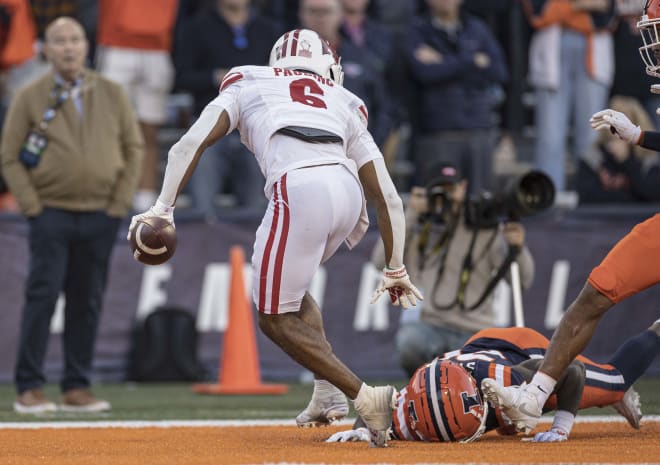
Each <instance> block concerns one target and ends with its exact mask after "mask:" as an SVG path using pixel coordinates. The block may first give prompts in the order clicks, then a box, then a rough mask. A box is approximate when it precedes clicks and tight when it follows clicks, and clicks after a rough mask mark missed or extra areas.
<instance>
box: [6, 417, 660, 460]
mask: <svg viewBox="0 0 660 465" xmlns="http://www.w3.org/2000/svg"><path fill="white" fill-rule="evenodd" d="M353 421H354V419H345V420H342V421H339V422H337V423H334V425H337V426H343V425H348V426H350V425H352V424H353ZM576 421H577V422H578V423H609V422H613V423H620V422H625V421H626V420H625V419H624V418H623V417H620V416H618V415H587V416H582V417H581V416H579V415H578V417H577V419H576ZM540 422H541V423H551V422H552V417H550V416H548V417H543V418H541V421H540ZM648 422H660V415H648V416H645V417H643V418H642V423H648ZM295 424H296V422H295V421H294V420H158V421H139V420H131V421H39V422H24V423H21V422H7V423H0V429H40V428H54V429H66V428H201V427H220V428H225V427H236V426H295ZM292 463H293V462H292ZM301 463H302V462H301ZM463 465H467V464H463Z"/></svg>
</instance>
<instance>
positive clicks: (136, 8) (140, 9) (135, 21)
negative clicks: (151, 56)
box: [98, 0, 179, 51]
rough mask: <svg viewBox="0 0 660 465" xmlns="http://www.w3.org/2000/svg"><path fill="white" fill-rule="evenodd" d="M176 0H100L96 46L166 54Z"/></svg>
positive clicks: (175, 11) (174, 18) (176, 5)
mask: <svg viewBox="0 0 660 465" xmlns="http://www.w3.org/2000/svg"><path fill="white" fill-rule="evenodd" d="M178 3H179V2H178V0H130V1H128V0H101V1H100V4H99V9H100V11H99V31H98V43H99V44H101V45H105V46H110V47H123V48H135V49H142V50H162V51H169V50H170V49H171V48H172V32H173V29H174V22H175V20H176V15H177V9H178Z"/></svg>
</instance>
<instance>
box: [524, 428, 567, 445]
mask: <svg viewBox="0 0 660 465" xmlns="http://www.w3.org/2000/svg"><path fill="white" fill-rule="evenodd" d="M567 439H568V435H567V434H566V433H565V432H564V431H562V430H560V429H558V428H552V429H551V430H550V431H544V432H543V433H536V434H535V435H534V439H532V442H562V441H566V440H567Z"/></svg>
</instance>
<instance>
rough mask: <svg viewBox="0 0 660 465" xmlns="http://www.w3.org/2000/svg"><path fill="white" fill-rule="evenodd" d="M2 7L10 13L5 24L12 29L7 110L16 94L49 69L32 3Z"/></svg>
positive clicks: (17, 0) (6, 1)
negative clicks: (38, 34) (42, 49)
mask: <svg viewBox="0 0 660 465" xmlns="http://www.w3.org/2000/svg"><path fill="white" fill-rule="evenodd" d="M0 5H2V6H3V7H4V11H5V12H6V13H7V15H6V16H3V22H5V21H6V22H7V24H8V26H9V29H8V31H7V35H6V39H5V40H6V41H7V42H5V44H4V46H3V52H2V53H3V57H2V61H3V62H2V72H3V76H2V77H3V80H2V81H3V82H2V84H3V85H2V105H3V108H6V107H7V105H8V104H9V100H10V99H11V97H12V96H13V95H14V93H15V92H16V90H18V88H19V87H21V86H22V85H24V84H26V83H27V82H29V81H31V80H32V79H35V78H37V77H39V76H41V75H42V74H44V73H45V72H46V71H47V70H48V67H49V65H48V63H47V62H46V60H45V58H44V57H43V55H42V53H41V41H40V40H38V39H37V26H36V23H35V21H34V16H33V15H32V9H31V5H30V2H29V1H28V0H0Z"/></svg>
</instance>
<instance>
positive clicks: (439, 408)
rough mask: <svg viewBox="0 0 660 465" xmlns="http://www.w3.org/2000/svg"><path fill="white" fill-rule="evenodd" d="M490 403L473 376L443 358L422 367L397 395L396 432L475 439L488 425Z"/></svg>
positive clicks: (409, 435)
mask: <svg viewBox="0 0 660 465" xmlns="http://www.w3.org/2000/svg"><path fill="white" fill-rule="evenodd" d="M487 416H488V403H487V402H486V401H485V400H484V399H482V397H481V393H480V392H479V388H478V387H477V383H476V381H475V380H474V378H473V377H472V376H471V375H470V374H469V373H468V372H467V371H465V369H464V368H463V367H461V366H460V365H458V364H456V363H454V362H452V361H449V360H443V359H440V358H436V359H434V360H433V361H432V362H430V363H428V364H426V365H424V366H422V367H420V368H419V369H418V370H417V371H416V372H415V374H414V375H413V377H412V378H411V379H410V382H409V383H408V386H406V388H405V389H404V390H402V392H401V396H400V397H399V399H398V404H397V412H396V415H395V418H394V433H395V434H396V435H397V436H400V437H401V439H404V438H405V439H410V440H421V441H444V442H472V441H474V440H476V439H478V438H479V437H480V436H481V435H482V434H483V432H484V431H485V429H486V426H485V425H486V418H487Z"/></svg>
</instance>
